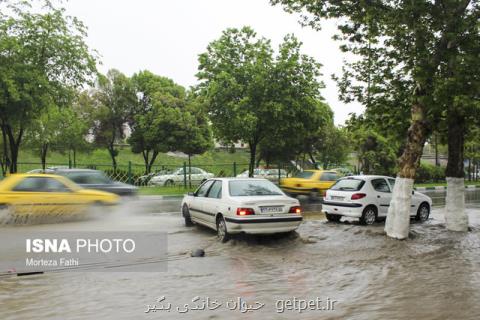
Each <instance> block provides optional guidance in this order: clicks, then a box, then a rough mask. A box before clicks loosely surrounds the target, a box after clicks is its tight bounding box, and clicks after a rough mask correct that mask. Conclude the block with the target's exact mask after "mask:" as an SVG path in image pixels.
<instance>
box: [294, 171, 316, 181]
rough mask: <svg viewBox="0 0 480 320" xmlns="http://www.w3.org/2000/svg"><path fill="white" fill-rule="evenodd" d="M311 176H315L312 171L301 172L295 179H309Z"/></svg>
mask: <svg viewBox="0 0 480 320" xmlns="http://www.w3.org/2000/svg"><path fill="white" fill-rule="evenodd" d="M311 176H313V172H312V171H303V172H299V173H297V174H296V175H295V178H301V179H309V178H310V177H311Z"/></svg>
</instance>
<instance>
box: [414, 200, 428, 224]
mask: <svg viewBox="0 0 480 320" xmlns="http://www.w3.org/2000/svg"><path fill="white" fill-rule="evenodd" d="M429 216H430V206H429V205H428V204H427V203H425V202H424V203H422V204H421V205H420V207H419V208H418V210H417V215H416V216H415V220H417V221H420V222H424V221H427V220H428V217H429Z"/></svg>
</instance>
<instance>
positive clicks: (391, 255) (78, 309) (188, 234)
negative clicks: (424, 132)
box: [0, 190, 480, 319]
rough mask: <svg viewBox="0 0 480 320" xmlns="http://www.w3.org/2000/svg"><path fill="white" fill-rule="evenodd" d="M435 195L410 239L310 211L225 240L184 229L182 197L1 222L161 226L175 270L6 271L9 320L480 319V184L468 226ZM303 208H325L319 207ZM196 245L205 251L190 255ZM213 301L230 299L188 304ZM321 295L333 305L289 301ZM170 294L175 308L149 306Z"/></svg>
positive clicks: (3, 304)
mask: <svg viewBox="0 0 480 320" xmlns="http://www.w3.org/2000/svg"><path fill="white" fill-rule="evenodd" d="M428 194H429V195H430V196H431V197H432V198H433V199H434V204H435V205H437V206H435V207H434V209H433V212H432V215H431V219H430V220H429V221H428V222H426V223H424V224H419V223H414V222H412V226H411V236H410V239H408V240H405V241H397V240H392V239H388V238H387V237H386V236H385V235H384V232H383V227H384V225H383V223H378V224H375V225H373V226H360V225H358V224H357V223H356V222H353V221H352V222H348V221H347V222H343V223H329V222H326V221H325V220H324V219H323V216H322V215H316V214H312V215H307V218H306V220H305V221H304V223H303V224H302V225H301V226H300V228H299V229H298V231H297V233H296V234H293V235H290V236H287V237H285V236H283V237H279V236H269V237H267V236H261V237H251V236H241V237H235V238H234V239H233V240H231V241H229V242H228V243H226V244H221V243H219V242H218V241H217V240H216V237H215V234H214V232H213V231H211V230H209V229H206V228H202V227H192V228H186V227H185V226H184V224H183V219H182V218H181V217H180V215H179V213H178V203H179V200H178V199H164V200H160V199H159V198H157V199H156V200H155V198H148V199H146V198H141V199H139V200H136V201H131V202H129V203H125V204H124V205H123V206H122V207H121V208H119V209H118V210H116V212H112V213H109V214H107V215H105V216H102V217H99V218H96V219H91V220H87V221H79V222H70V223H56V224H43V225H25V226H3V227H0V232H2V229H3V230H12V228H15V229H14V230H18V231H22V232H30V231H31V232H36V231H46V230H55V231H66V230H88V231H119V230H128V231H135V230H147V231H148V230H157V231H158V230H160V231H162V230H163V231H166V232H168V271H167V272H143V273H128V272H123V273H118V272H108V273H106V272H88V273H87V272H46V273H45V274H41V275H32V276H25V277H17V276H13V275H4V276H1V277H0V319H183V318H184V319H240V318H241V319H259V318H260V317H261V318H263V319H292V318H297V319H338V318H344V319H478V315H479V314H480V304H479V303H478V301H480V190H477V191H467V212H468V215H469V218H470V226H471V229H472V230H471V231H470V232H468V233H466V234H463V233H453V232H448V231H447V230H445V228H444V223H443V221H444V220H443V213H442V207H441V204H442V197H443V198H444V193H443V192H440V191H435V192H430V193H428ZM443 201H444V200H443ZM304 207H305V208H306V209H307V211H318V210H317V209H319V207H320V204H313V205H312V204H305V205H304ZM4 245H5V244H2V246H4ZM196 248H202V249H204V250H205V252H206V256H205V257H204V258H192V257H190V252H191V250H192V249H196ZM2 271H3V270H0V272H2ZM197 297H198V298H197ZM159 298H160V300H162V301H160V302H159V301H158V300H157V299H159ZM207 299H210V300H216V301H217V303H218V304H221V306H220V307H217V308H215V309H213V307H212V308H210V310H209V308H206V309H205V310H194V308H192V307H190V308H185V306H186V304H189V305H190V306H191V305H192V304H194V303H193V302H195V303H198V301H200V300H202V301H205V300H207ZM238 299H240V300H241V301H243V302H244V303H245V305H250V306H253V305H256V306H260V305H263V306H262V307H261V308H259V309H258V310H253V309H251V310H250V311H246V310H245V309H241V310H239V309H236V310H230V309H229V308H228V306H227V305H228V302H229V301H238ZM317 299H318V300H321V301H322V303H321V304H320V306H321V307H323V308H324V309H332V308H326V302H328V303H329V304H330V305H329V306H330V307H331V306H332V305H333V309H334V310H321V308H318V307H317V305H315V306H314V307H313V309H314V310H304V311H302V312H300V311H299V310H298V308H297V310H287V309H289V308H290V307H289V306H290V305H292V306H295V305H297V306H301V305H302V303H300V302H299V301H310V300H312V301H316V300H317ZM192 300H195V301H193V302H192ZM295 301H296V302H295ZM332 302H334V303H332ZM168 303H170V304H171V309H170V310H166V309H164V310H156V311H155V312H154V311H152V312H148V313H147V312H146V311H147V310H148V309H147V308H148V305H153V304H156V305H157V306H160V305H162V306H166V305H167V304H168ZM296 303H297V304H296ZM230 306H231V304H230ZM312 306H313V304H312ZM177 307H180V309H177ZM292 308H293V307H292ZM159 309H160V308H159ZM183 311H185V312H183Z"/></svg>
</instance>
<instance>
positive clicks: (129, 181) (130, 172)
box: [128, 161, 132, 184]
mask: <svg viewBox="0 0 480 320" xmlns="http://www.w3.org/2000/svg"><path fill="white" fill-rule="evenodd" d="M128 183H129V184H132V161H128Z"/></svg>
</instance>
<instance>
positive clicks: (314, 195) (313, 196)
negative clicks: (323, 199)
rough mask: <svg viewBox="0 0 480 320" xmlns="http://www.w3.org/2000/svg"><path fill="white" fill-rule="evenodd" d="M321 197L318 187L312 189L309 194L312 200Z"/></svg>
mask: <svg viewBox="0 0 480 320" xmlns="http://www.w3.org/2000/svg"><path fill="white" fill-rule="evenodd" d="M319 197H320V192H319V191H318V190H317V189H312V190H311V191H310V194H309V198H310V200H313V201H316V200H318V198H319Z"/></svg>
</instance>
